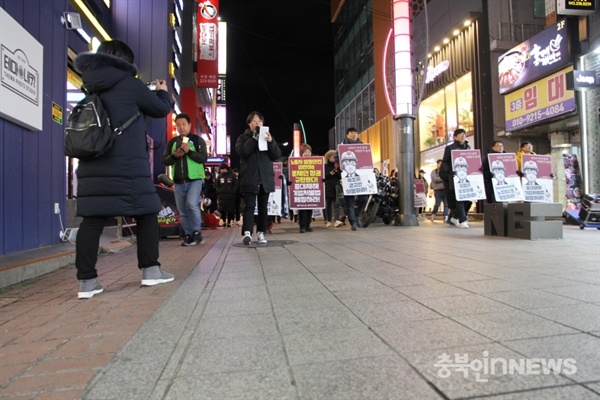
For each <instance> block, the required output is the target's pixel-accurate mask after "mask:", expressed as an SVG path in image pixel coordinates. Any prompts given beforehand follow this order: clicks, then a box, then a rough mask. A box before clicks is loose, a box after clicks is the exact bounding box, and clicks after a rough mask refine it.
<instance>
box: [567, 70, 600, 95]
mask: <svg viewBox="0 0 600 400" xmlns="http://www.w3.org/2000/svg"><path fill="white" fill-rule="evenodd" d="M597 87H598V83H597V82H596V71H579V70H574V71H571V72H569V73H568V74H567V89H569V90H590V89H595V88H597Z"/></svg>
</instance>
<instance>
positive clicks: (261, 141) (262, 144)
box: [258, 126, 269, 151]
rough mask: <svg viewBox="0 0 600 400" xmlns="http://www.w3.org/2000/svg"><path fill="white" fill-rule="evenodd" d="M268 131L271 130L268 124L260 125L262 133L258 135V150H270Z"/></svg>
mask: <svg viewBox="0 0 600 400" xmlns="http://www.w3.org/2000/svg"><path fill="white" fill-rule="evenodd" d="M267 132H269V127H268V126H261V127H260V133H259V135H258V150H259V151H267V150H268V144H267Z"/></svg>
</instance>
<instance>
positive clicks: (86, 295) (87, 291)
mask: <svg viewBox="0 0 600 400" xmlns="http://www.w3.org/2000/svg"><path fill="white" fill-rule="evenodd" d="M103 291H104V289H103V288H102V286H100V284H99V283H98V280H97V279H96V278H93V279H85V280H80V281H79V292H77V298H78V299H91V298H92V297H94V295H95V294H98V293H102V292H103Z"/></svg>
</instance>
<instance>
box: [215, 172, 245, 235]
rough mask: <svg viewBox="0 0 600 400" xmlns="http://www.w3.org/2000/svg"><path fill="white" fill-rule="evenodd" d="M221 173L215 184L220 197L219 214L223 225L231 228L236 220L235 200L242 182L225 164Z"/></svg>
mask: <svg viewBox="0 0 600 400" xmlns="http://www.w3.org/2000/svg"><path fill="white" fill-rule="evenodd" d="M219 172H220V174H219V176H217V181H216V184H215V186H216V189H217V194H218V196H219V212H220V213H221V219H222V220H223V224H224V225H225V226H226V227H227V228H229V227H230V226H231V221H233V220H235V207H236V202H235V198H236V195H237V193H238V191H239V188H240V182H239V180H238V178H237V176H236V175H235V174H234V173H233V172H231V169H230V168H229V165H227V164H225V163H223V164H221V165H220V166H219Z"/></svg>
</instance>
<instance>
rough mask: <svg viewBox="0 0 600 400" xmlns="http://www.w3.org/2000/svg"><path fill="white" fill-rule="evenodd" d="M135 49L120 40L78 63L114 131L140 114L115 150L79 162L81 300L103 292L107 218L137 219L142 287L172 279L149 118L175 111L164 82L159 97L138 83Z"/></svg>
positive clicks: (159, 82) (159, 86)
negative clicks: (164, 257) (165, 264)
mask: <svg viewBox="0 0 600 400" xmlns="http://www.w3.org/2000/svg"><path fill="white" fill-rule="evenodd" d="M134 58H135V57H134V54H133V51H132V50H131V48H130V47H129V46H128V45H127V44H126V43H124V42H122V41H120V40H109V41H104V42H102V43H101V44H100V46H99V47H98V49H97V51H96V52H95V53H92V52H90V53H81V54H80V55H79V56H78V57H77V58H76V59H75V61H74V65H75V69H76V70H77V72H79V73H81V76H82V79H83V83H84V85H85V87H87V88H89V89H90V90H91V91H92V92H100V93H101V94H100V96H101V98H102V102H103V104H104V107H105V108H106V111H107V112H108V114H109V115H110V119H111V121H112V122H114V123H115V126H119V125H121V124H122V123H123V122H125V121H127V119H129V118H130V117H131V116H132V115H134V114H136V113H138V112H139V113H141V114H142V116H143V117H142V118H137V119H136V120H135V121H134V122H133V123H132V124H131V125H130V126H129V127H128V128H127V129H125V130H124V131H123V133H122V134H120V135H119V136H118V137H117V138H116V139H115V141H114V144H113V147H112V148H111V149H110V150H109V151H107V152H106V153H104V154H103V155H102V156H100V157H98V158H95V159H92V160H80V161H79V168H78V171H77V181H78V188H77V215H78V216H79V217H82V218H83V220H82V222H81V225H80V226H79V230H78V232H77V241H76V244H75V250H76V254H75V266H76V267H77V279H78V280H79V291H78V292H77V297H78V298H79V299H90V298H92V297H93V296H95V295H97V294H100V293H102V292H103V290H104V289H103V288H102V285H100V283H99V282H98V279H97V278H98V271H97V270H96V262H97V260H98V247H99V243H100V235H101V234H102V229H103V228H104V225H105V224H106V220H107V217H113V216H127V217H132V218H135V221H136V228H137V242H136V245H137V261H138V268H140V269H141V270H142V286H154V285H158V284H162V283H167V282H171V281H172V280H173V279H174V276H173V275H172V274H170V273H168V272H165V271H163V270H162V269H161V267H160V263H159V262H158V256H159V251H158V241H159V239H160V238H159V232H160V229H159V226H158V218H157V214H158V213H159V212H160V211H161V208H162V207H161V201H160V199H159V197H158V195H157V193H156V188H155V186H154V183H153V181H152V175H151V173H150V162H149V153H148V142H147V138H146V118H147V117H150V118H164V117H166V116H167V115H168V114H169V113H170V112H171V108H172V104H171V96H170V95H169V92H168V91H167V90H168V89H167V84H166V82H165V81H163V80H157V81H156V89H157V90H156V92H151V91H150V90H148V88H147V87H146V85H144V82H142V81H141V80H139V79H138V78H136V75H137V73H138V71H137V67H136V66H135V64H134Z"/></svg>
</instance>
